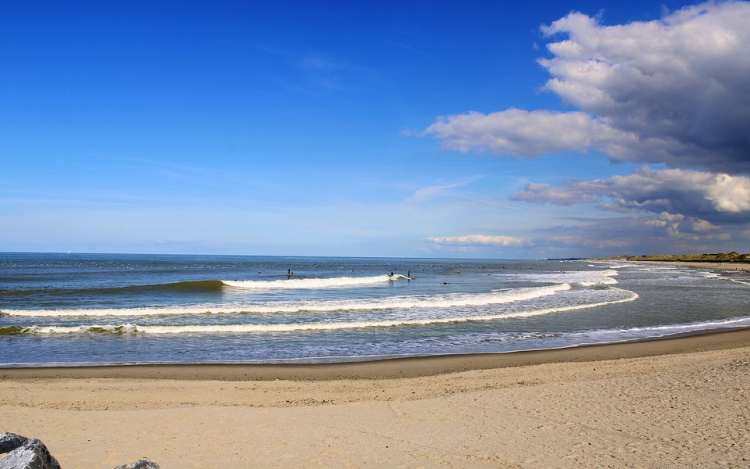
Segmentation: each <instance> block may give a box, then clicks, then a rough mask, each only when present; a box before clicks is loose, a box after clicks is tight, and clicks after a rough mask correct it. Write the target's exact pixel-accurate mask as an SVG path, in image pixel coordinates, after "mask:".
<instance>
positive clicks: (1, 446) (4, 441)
mask: <svg viewBox="0 0 750 469" xmlns="http://www.w3.org/2000/svg"><path fill="white" fill-rule="evenodd" d="M26 440H28V438H26V437H25V436H21V435H16V434H15V433H0V454H3V453H10V452H11V451H13V450H14V449H16V448H18V447H19V446H21V445H22V444H24V443H25V442H26Z"/></svg>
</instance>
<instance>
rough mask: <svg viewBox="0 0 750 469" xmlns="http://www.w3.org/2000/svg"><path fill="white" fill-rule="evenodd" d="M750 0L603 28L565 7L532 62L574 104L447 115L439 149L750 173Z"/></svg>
mask: <svg viewBox="0 0 750 469" xmlns="http://www.w3.org/2000/svg"><path fill="white" fill-rule="evenodd" d="M748 24H750V3H748V2H741V1H731V2H721V3H714V2H710V3H704V4H701V5H696V6H691V7H686V8H684V9H682V10H679V11H677V12H674V13H671V14H669V15H667V16H665V17H664V18H662V19H661V20H659V21H649V22H633V23H628V24H624V25H615V26H604V25H601V24H599V23H598V21H597V20H596V19H595V18H592V17H589V16H587V15H584V14H581V13H571V14H569V15H567V16H566V17H564V18H561V19H560V20H558V21H555V22H553V23H552V24H551V25H549V26H543V27H542V31H543V33H544V34H546V35H547V36H549V37H553V38H554V37H558V36H560V35H564V36H566V38H565V39H563V40H560V41H558V42H553V43H551V44H549V45H548V46H547V48H548V50H549V52H550V54H551V57H550V58H545V59H541V60H540V61H539V62H540V64H541V65H542V66H544V67H545V68H546V69H547V70H548V71H549V72H550V74H551V75H552V78H551V79H550V80H549V81H548V82H547V84H546V87H545V88H546V89H547V90H550V91H552V92H554V93H555V94H557V95H558V96H559V97H560V98H561V99H562V100H563V101H564V102H566V103H568V104H570V105H573V106H575V107H577V108H578V109H579V111H574V112H567V113H554V112H550V111H523V110H518V109H509V110H506V111H502V112H497V113H493V114H488V115H485V114H480V113H467V114H461V115H454V116H448V117H444V118H441V119H439V120H438V122H436V123H435V124H433V125H431V126H430V127H428V128H427V129H426V130H425V131H424V132H423V134H425V135H433V136H435V137H437V138H438V139H440V140H441V142H442V145H443V146H444V147H445V148H448V149H452V150H459V151H479V152H491V153H496V154H500V155H510V156H515V157H521V158H528V157H535V156H540V155H543V154H547V153H555V152H565V151H598V152H604V153H606V154H607V155H608V157H609V158H610V159H612V160H613V161H631V162H643V163H664V164H666V165H668V166H670V167H673V168H693V169H703V170H709V171H716V172H724V173H729V174H738V173H750V158H748V155H750V80H748V79H747V77H748V76H750V47H748V45H750V28H748V27H747V25H748Z"/></svg>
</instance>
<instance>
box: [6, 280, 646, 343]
mask: <svg viewBox="0 0 750 469" xmlns="http://www.w3.org/2000/svg"><path fill="white" fill-rule="evenodd" d="M620 292H622V293H625V294H628V295H627V296H626V297H624V298H620V299H616V300H611V301H603V302H598V303H589V304H582V305H569V306H558V307H554V308H542V309H537V310H528V311H517V312H510V313H503V314H490V315H481V316H455V317H448V318H426V319H393V320H388V321H353V322H344V321H342V322H324V323H320V322H317V323H315V322H314V323H293V324H221V325H184V326H148V325H147V326H139V325H136V324H129V323H128V324H118V325H113V324H106V325H101V324H97V325H82V326H28V327H19V326H13V327H6V328H0V335H26V334H92V333H99V334H127V333H131V334H138V333H140V334H232V333H234V334H236V333H269V332H296V331H332V330H342V329H361V328H372V327H398V326H427V325H434V324H448V323H460V322H471V321H494V320H503V319H512V318H527V317H532V316H540V315H545V314H552V313H560V312H566V311H576V310H581V309H590V308H598V307H601V306H607V305H613V304H618V303H627V302H631V301H635V300H636V299H638V297H639V296H638V294H637V293H634V292H630V291H627V290H620ZM10 329H12V331H10ZM4 330H8V331H4Z"/></svg>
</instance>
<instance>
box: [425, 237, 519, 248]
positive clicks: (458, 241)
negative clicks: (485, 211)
mask: <svg viewBox="0 0 750 469" xmlns="http://www.w3.org/2000/svg"><path fill="white" fill-rule="evenodd" d="M427 240H428V241H430V242H433V243H435V244H440V245H449V246H523V245H526V244H528V241H526V240H524V239H522V238H516V237H513V236H486V235H468V236H448V237H443V238H427Z"/></svg>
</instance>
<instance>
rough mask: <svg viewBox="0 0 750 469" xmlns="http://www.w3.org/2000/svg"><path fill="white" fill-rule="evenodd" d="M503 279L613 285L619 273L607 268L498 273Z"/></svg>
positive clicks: (581, 284) (590, 285) (589, 285)
mask: <svg viewBox="0 0 750 469" xmlns="http://www.w3.org/2000/svg"><path fill="white" fill-rule="evenodd" d="M499 275H502V276H503V278H504V279H508V280H514V279H515V280H518V281H524V282H537V283H570V284H577V285H580V286H582V287H592V286H595V285H615V284H617V280H616V279H614V278H613V277H616V276H618V275H620V274H619V272H617V271H616V270H614V269H608V270H582V271H579V270H566V271H560V272H546V273H518V274H499Z"/></svg>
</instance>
